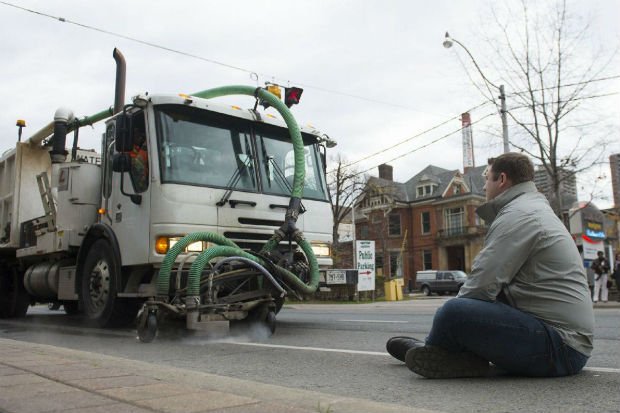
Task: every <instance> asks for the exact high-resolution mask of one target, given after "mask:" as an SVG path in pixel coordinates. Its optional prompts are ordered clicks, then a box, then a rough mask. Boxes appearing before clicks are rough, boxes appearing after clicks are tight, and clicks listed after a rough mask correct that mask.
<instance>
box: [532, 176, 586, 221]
mask: <svg viewBox="0 0 620 413" xmlns="http://www.w3.org/2000/svg"><path fill="white" fill-rule="evenodd" d="M559 176H560V179H561V181H560V194H561V196H562V199H561V200H562V204H561V205H562V211H568V210H569V209H570V208H571V207H572V206H573V204H575V202H577V179H576V177H575V172H574V171H572V170H570V169H566V168H560V170H559ZM534 183H535V184H536V188H538V190H539V191H540V192H542V193H543V194H544V195H545V196H546V197H547V200H549V203H550V204H551V205H552V206H553V205H554V204H555V194H554V192H553V182H552V179H551V175H549V173H547V170H546V169H545V168H544V167H543V166H542V165H540V166H538V167H537V168H536V170H535V172H534Z"/></svg>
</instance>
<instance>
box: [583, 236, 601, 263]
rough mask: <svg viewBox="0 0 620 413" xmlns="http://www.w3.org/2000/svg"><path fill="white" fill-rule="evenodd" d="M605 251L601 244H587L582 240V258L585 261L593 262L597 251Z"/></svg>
mask: <svg viewBox="0 0 620 413" xmlns="http://www.w3.org/2000/svg"><path fill="white" fill-rule="evenodd" d="M604 250H605V244H604V243H603V241H601V242H588V241H586V240H583V258H584V259H585V260H595V259H596V257H597V255H596V253H597V252H599V251H604Z"/></svg>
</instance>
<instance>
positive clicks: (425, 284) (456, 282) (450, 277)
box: [416, 270, 467, 295]
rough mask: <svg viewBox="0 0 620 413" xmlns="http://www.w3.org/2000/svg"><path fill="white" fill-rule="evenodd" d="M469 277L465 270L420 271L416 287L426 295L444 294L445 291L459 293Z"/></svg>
mask: <svg viewBox="0 0 620 413" xmlns="http://www.w3.org/2000/svg"><path fill="white" fill-rule="evenodd" d="M466 279H467V274H465V273H464V272H463V271H458V270H448V271H435V270H430V271H418V272H417V275H416V287H417V288H419V289H420V290H421V291H422V292H423V293H424V295H431V294H432V293H437V295H443V294H444V293H458V292H459V290H460V289H461V286H462V285H463V283H464V282H465V280H466Z"/></svg>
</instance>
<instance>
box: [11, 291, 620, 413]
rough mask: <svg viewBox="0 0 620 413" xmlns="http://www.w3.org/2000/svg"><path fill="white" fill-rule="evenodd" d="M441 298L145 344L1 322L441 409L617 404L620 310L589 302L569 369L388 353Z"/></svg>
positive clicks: (74, 323) (317, 312)
mask: <svg viewBox="0 0 620 413" xmlns="http://www.w3.org/2000/svg"><path fill="white" fill-rule="evenodd" d="M443 301H445V298H436V299H425V300H413V301H407V302H391V303H375V304H339V305H308V304H304V305H287V306H285V307H284V309H283V310H282V312H281V313H280V314H279V315H278V326H277V331H276V333H275V335H273V336H271V337H268V335H267V334H266V332H265V331H262V330H256V331H253V332H251V333H250V334H248V335H244V336H236V337H233V338H223V339H222V338H221V339H210V338H208V337H205V336H204V335H203V334H187V333H180V334H172V333H171V331H170V330H168V331H167V333H168V334H165V333H166V331H164V330H163V329H162V336H160V337H159V338H158V339H157V340H156V341H154V342H153V343H151V344H142V343H140V342H138V341H137V340H136V338H135V332H134V331H133V330H129V329H117V330H98V329H92V328H85V327H83V326H82V324H81V323H80V321H79V320H78V319H76V318H74V317H69V316H66V315H64V313H63V312H62V311H60V312H59V311H49V310H47V308H46V307H35V308H31V309H30V311H29V313H28V316H27V317H26V318H25V319H24V320H20V321H15V320H12V321H6V320H2V321H0V336H1V337H3V338H11V339H15V340H24V341H31V342H37V343H45V344H51V345H56V346H61V347H67V348H72V349H78V350H85V351H93V352H98V353H102V354H109V355H114V356H117V357H123V358H128V359H133V360H140V361H146V362H152V363H157V364H162V365H170V366H175V367H180V368H186V369H192V370H198V371H203V372H208V373H214V374H220V375H225V376H230V377H237V378H242V379H246V380H255V381H260V382H264V383H271V384H277V385H281V386H287V387H294V388H302V389H307V390H316V391H322V392H327V393H332V394H337V395H342V396H350V397H357V398H364V399H370V400H376V401H381V402H389V403H396V404H402V405H407V406H415V407H422V408H427V409H432V410H438V411H446V412H463V411H466V412H474V411H484V412H550V411H558V412H559V411H561V412H585V411H587V412H617V411H620V392H619V391H618V389H619V388H620V345H619V344H620V343H619V341H620V309H596V310H595V314H596V332H595V335H596V341H595V351H594V353H593V355H592V358H591V359H590V360H589V362H588V365H587V369H586V371H584V372H583V373H582V374H580V375H578V376H575V377H568V378H558V379H530V378H514V377H494V378H489V379H455V380H441V381H440V380H426V379H423V378H420V377H418V376H416V375H414V374H413V373H411V372H410V371H409V370H408V369H407V368H406V367H405V366H404V365H402V364H401V363H399V362H398V361H397V360H394V359H392V358H391V357H389V356H388V355H387V353H385V341H386V340H387V339H388V338H389V337H391V336H394V335H411V336H414V337H418V338H424V337H425V335H426V334H427V333H428V331H429V330H430V326H431V322H432V316H433V314H434V312H435V309H436V308H437V307H438V306H439V305H441V303H442V302H443Z"/></svg>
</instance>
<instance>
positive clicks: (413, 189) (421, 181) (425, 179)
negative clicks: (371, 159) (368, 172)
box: [366, 165, 486, 203]
mask: <svg viewBox="0 0 620 413" xmlns="http://www.w3.org/2000/svg"><path fill="white" fill-rule="evenodd" d="M485 168H486V165H483V166H478V167H476V168H470V169H469V170H468V171H467V172H466V173H464V174H462V173H461V172H460V171H459V170H458V169H454V170H448V169H444V168H440V167H438V166H435V165H428V166H427V167H425V168H424V169H422V170H421V171H420V172H418V173H417V174H416V175H414V176H413V177H412V178H411V179H409V180H408V181H407V182H405V183H404V184H403V183H400V182H394V181H390V180H388V179H383V178H377V177H375V176H371V177H369V178H368V181H367V182H366V187H367V188H368V187H369V186H370V187H376V188H382V192H383V193H384V194H385V195H388V196H390V197H391V198H392V199H393V200H394V201H396V202H408V203H409V202H416V201H426V200H430V199H435V198H441V197H442V196H443V194H444V193H445V192H446V189H447V188H448V186H449V185H450V183H451V182H452V181H453V180H454V178H455V177H456V176H461V177H462V179H463V181H464V182H465V184H466V185H467V186H468V187H469V190H470V191H471V192H470V193H472V194H475V195H481V196H484V190H483V189H482V188H483V187H484V177H483V176H482V173H483V172H484V170H485ZM429 183H432V184H435V185H437V187H436V189H435V190H434V191H433V193H432V194H430V195H427V196H422V197H417V196H416V195H417V187H418V186H419V185H426V184H429Z"/></svg>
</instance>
